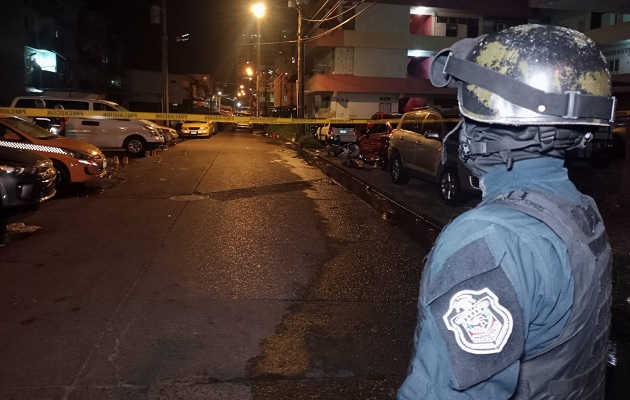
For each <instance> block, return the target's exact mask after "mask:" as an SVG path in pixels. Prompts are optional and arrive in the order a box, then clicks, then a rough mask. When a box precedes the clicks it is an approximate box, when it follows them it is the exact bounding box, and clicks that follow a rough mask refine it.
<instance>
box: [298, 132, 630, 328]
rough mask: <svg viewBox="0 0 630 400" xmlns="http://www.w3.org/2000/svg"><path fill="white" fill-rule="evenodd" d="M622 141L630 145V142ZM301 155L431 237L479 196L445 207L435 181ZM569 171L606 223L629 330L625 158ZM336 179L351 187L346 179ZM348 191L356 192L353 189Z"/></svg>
mask: <svg viewBox="0 0 630 400" xmlns="http://www.w3.org/2000/svg"><path fill="white" fill-rule="evenodd" d="M627 145H628V146H630V143H627ZM304 157H305V158H307V159H310V161H311V162H314V163H315V160H317V161H318V162H319V163H320V164H321V165H320V168H322V170H324V172H325V173H326V174H327V175H329V176H331V177H333V179H336V180H337V178H336V177H335V175H334V174H333V173H331V170H332V169H334V170H335V171H336V173H337V176H339V174H340V173H341V174H345V175H348V176H351V177H352V178H353V179H354V180H356V181H358V182H361V184H362V185H363V187H364V188H363V190H370V191H373V192H377V193H379V194H380V195H381V196H383V197H385V198H387V199H389V200H390V201H391V202H392V203H395V204H397V205H400V206H401V207H402V208H404V209H406V210H409V211H410V213H412V214H413V215H415V216H416V218H422V219H425V220H426V221H428V223H429V224H434V226H435V228H436V232H434V234H431V235H430V236H431V238H432V239H433V238H435V237H436V236H437V234H438V233H439V230H441V229H442V228H443V227H444V226H445V225H446V224H448V223H449V222H450V221H452V220H453V219H454V218H456V217H457V216H458V215H459V214H461V213H463V212H465V211H467V210H469V209H471V208H473V207H475V206H476V205H477V204H478V202H479V200H480V199H479V198H471V199H470V200H469V201H468V203H467V204H465V205H464V206H462V207H449V206H447V205H445V204H444V202H443V201H442V200H441V199H440V197H439V194H438V186H437V185H435V184H431V183H428V182H424V181H421V180H419V179H411V180H410V181H409V183H408V184H406V185H395V184H394V183H392V181H391V179H390V177H389V173H388V172H385V171H382V170H380V169H379V168H372V167H371V166H369V165H365V166H363V167H362V168H348V167H346V166H344V165H342V164H341V161H340V160H339V158H337V157H329V156H327V155H326V153H325V152H323V151H317V150H312V149H308V150H305V152H304ZM322 165H324V167H322ZM569 176H570V178H571V180H572V181H573V182H574V184H575V185H576V186H577V188H578V189H579V190H580V191H581V192H582V193H584V194H587V195H589V196H591V197H593V198H594V199H595V201H596V203H597V205H598V207H599V210H600V213H601V214H602V217H603V219H604V223H605V224H606V230H607V232H608V236H609V240H610V243H611V246H612V248H613V253H614V256H613V259H614V264H613V281H614V287H613V291H614V295H613V309H614V310H615V317H614V318H615V319H616V320H617V323H616V325H617V327H620V328H622V329H623V330H624V331H627V332H630V157H626V158H625V159H621V160H615V161H614V162H613V164H612V165H611V166H610V167H608V168H604V169H597V168H593V167H591V166H590V165H586V164H584V165H575V166H574V167H573V168H572V169H571V170H570V172H569ZM346 181H347V179H346ZM339 183H340V184H341V185H342V186H345V187H346V188H347V189H348V190H351V188H349V187H348V186H347V183H346V184H344V182H339ZM353 191H355V192H357V190H356V188H355V189H353ZM407 218H409V217H407ZM403 219H404V217H403ZM422 234H423V233H422Z"/></svg>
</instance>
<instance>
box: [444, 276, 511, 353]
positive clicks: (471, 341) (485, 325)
mask: <svg viewBox="0 0 630 400" xmlns="http://www.w3.org/2000/svg"><path fill="white" fill-rule="evenodd" d="M449 304H450V306H449V309H448V311H447V312H446V314H444V316H443V319H444V323H445V324H446V327H447V328H448V330H450V331H452V332H453V333H454V334H455V340H456V341H457V344H458V345H459V347H460V348H461V349H462V350H464V351H465V352H468V353H472V354H494V353H500V352H501V350H503V346H505V344H506V343H507V341H508V339H509V337H510V334H511V333H512V328H513V325H514V324H513V321H512V315H511V314H510V312H509V311H508V310H507V309H506V308H505V307H503V306H501V304H499V299H498V298H497V296H496V295H495V294H494V293H493V292H492V291H491V290H490V289H488V288H484V289H482V290H479V291H474V290H462V291H459V292H457V293H456V294H455V295H454V296H453V297H451V301H450V303H449Z"/></svg>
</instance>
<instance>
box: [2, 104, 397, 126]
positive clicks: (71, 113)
mask: <svg viewBox="0 0 630 400" xmlns="http://www.w3.org/2000/svg"><path fill="white" fill-rule="evenodd" d="M0 115H17V116H20V117H67V118H115V119H148V120H153V121H156V120H162V121H209V122H244V123H250V124H326V123H328V122H334V123H348V124H367V123H385V122H386V121H397V120H372V119H349V118H274V117H257V116H233V115H210V114H185V113H150V112H135V111H87V110H64V109H47V108H10V107H0Z"/></svg>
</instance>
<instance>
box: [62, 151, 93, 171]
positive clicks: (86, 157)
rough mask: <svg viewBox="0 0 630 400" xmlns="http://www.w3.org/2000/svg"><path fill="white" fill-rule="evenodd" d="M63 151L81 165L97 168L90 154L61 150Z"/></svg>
mask: <svg viewBox="0 0 630 400" xmlns="http://www.w3.org/2000/svg"><path fill="white" fill-rule="evenodd" d="M63 151H64V152H65V153H66V154H67V155H69V156H70V157H73V158H76V159H77V160H78V161H79V162H80V163H81V164H87V165H92V166H95V167H96V166H97V164H96V162H95V161H94V158H93V156H92V154H90V153H83V152H80V151H74V150H69V149H63Z"/></svg>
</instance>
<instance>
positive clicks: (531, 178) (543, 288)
mask: <svg viewBox="0 0 630 400" xmlns="http://www.w3.org/2000/svg"><path fill="white" fill-rule="evenodd" d="M481 184H482V189H483V200H484V201H485V200H488V199H491V198H493V197H495V196H496V195H498V194H501V193H506V192H509V191H511V190H518V189H520V190H527V189H532V190H534V189H535V190H538V191H546V192H550V193H552V194H554V195H556V196H560V197H562V198H565V199H567V200H569V201H571V202H574V203H576V204H579V202H580V193H579V192H578V190H577V189H576V188H575V186H574V185H573V183H572V182H571V181H569V178H568V173H567V170H566V169H565V168H564V167H563V161H562V160H560V159H555V158H551V157H540V158H536V159H530V160H522V161H518V162H515V163H514V165H513V167H512V170H510V171H508V170H507V169H506V168H505V166H498V167H497V169H496V170H493V171H492V172H489V173H488V174H486V175H484V176H483V177H482V179H481ZM572 299H573V279H572V277H571V267H570V265H569V262H568V255H567V249H566V246H565V244H564V243H563V242H562V240H560V238H559V237H558V236H557V235H556V234H555V233H554V232H553V231H552V230H551V229H550V228H549V227H547V225H545V224H544V223H542V222H540V221H538V220H536V219H534V218H532V217H530V216H527V215H525V214H523V213H521V212H518V211H516V210H512V209H508V208H503V207H498V206H489V207H483V208H479V207H477V208H475V209H472V210H470V211H468V212H466V213H464V214H462V215H460V216H459V217H458V218H456V219H455V220H454V221H453V222H452V223H451V224H449V225H448V226H447V227H446V228H445V229H444V230H443V232H442V233H441V234H440V236H439V238H438V240H437V242H436V244H435V246H434V248H433V249H432V251H431V254H430V255H429V258H428V261H427V263H426V265H425V267H424V271H423V274H422V279H421V282H420V295H419V301H418V326H417V328H416V331H415V335H414V354H413V356H412V360H411V365H410V371H409V375H408V377H407V379H406V380H405V382H404V383H403V385H402V386H401V387H400V389H399V391H398V398H399V399H484V400H485V399H493V400H497V399H509V398H510V397H511V396H512V394H513V393H514V391H515V388H516V384H517V380H518V374H519V365H520V362H519V361H520V360H523V359H526V358H529V357H533V356H535V355H537V354H538V353H539V352H541V351H542V350H544V349H545V348H546V346H548V345H549V344H550V342H551V341H553V339H555V338H556V337H558V335H560V333H561V332H562V330H563V328H564V326H565V324H566V321H567V318H568V316H569V311H570V309H571V305H572Z"/></svg>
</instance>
